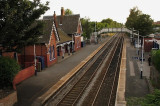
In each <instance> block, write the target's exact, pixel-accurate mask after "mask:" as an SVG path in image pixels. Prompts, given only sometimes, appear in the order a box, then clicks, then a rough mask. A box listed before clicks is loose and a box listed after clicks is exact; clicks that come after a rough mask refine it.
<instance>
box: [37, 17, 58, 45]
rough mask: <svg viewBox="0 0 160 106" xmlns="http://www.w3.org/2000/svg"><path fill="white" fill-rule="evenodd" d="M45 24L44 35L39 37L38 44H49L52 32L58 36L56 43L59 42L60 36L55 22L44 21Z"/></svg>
mask: <svg viewBox="0 0 160 106" xmlns="http://www.w3.org/2000/svg"><path fill="white" fill-rule="evenodd" d="M42 21H43V22H44V27H43V35H41V36H40V37H39V40H38V43H49V41H50V37H51V35H52V32H54V34H55V36H56V41H58V42H59V35H58V33H57V30H56V27H55V24H54V22H53V20H42Z"/></svg>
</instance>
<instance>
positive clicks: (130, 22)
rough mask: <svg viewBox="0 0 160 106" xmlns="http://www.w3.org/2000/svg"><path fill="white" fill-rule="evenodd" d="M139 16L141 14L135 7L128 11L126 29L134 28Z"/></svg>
mask: <svg viewBox="0 0 160 106" xmlns="http://www.w3.org/2000/svg"><path fill="white" fill-rule="evenodd" d="M140 14H142V12H141V11H140V10H139V9H138V8H137V7H133V9H130V14H129V17H128V18H127V21H126V23H125V25H126V27H127V28H134V27H135V22H136V21H137V19H138V16H139V15H140Z"/></svg>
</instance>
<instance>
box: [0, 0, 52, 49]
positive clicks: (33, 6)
mask: <svg viewBox="0 0 160 106" xmlns="http://www.w3.org/2000/svg"><path fill="white" fill-rule="evenodd" d="M48 9H49V8H48V2H46V4H41V2H40V0H32V1H31V0H1V1H0V38H1V39H0V42H1V43H2V46H3V48H5V50H7V51H18V50H19V49H20V48H22V47H23V46H24V45H28V44H31V43H35V42H34V41H37V38H38V37H39V36H40V33H41V32H40V31H41V30H40V29H39V28H41V27H42V24H41V23H37V24H36V25H34V26H33V23H34V22H35V21H36V19H38V18H39V17H40V16H41V15H42V14H44V13H45V12H46V11H47V10H48Z"/></svg>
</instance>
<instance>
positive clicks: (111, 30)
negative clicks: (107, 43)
mask: <svg viewBox="0 0 160 106" xmlns="http://www.w3.org/2000/svg"><path fill="white" fill-rule="evenodd" d="M118 32H127V33H130V34H132V30H129V29H127V28H103V29H102V30H100V31H98V32H93V33H92V35H97V34H98V35H99V34H101V33H118Z"/></svg>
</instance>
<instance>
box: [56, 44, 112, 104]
mask: <svg viewBox="0 0 160 106" xmlns="http://www.w3.org/2000/svg"><path fill="white" fill-rule="evenodd" d="M112 42H113V41H112ZM112 42H110V44H111V43H112ZM108 46H109V45H108ZM110 46H111V45H110ZM105 50H106V49H105ZM105 50H103V51H105ZM108 53H109V50H108ZM102 54H103V53H102ZM102 54H101V55H102ZM101 55H100V56H101ZM106 55H107V53H106ZM100 56H99V57H100ZM102 60H104V58H103V59H102ZM102 60H101V62H100V63H99V64H98V66H97V67H96V69H95V72H93V74H92V75H91V77H90V78H89V79H87V80H88V82H87V83H86V82H85V85H83V88H79V89H78V88H76V89H78V91H79V90H81V91H80V92H79V93H78V96H77V97H76V98H73V95H74V94H73V92H72V94H73V95H71V96H72V98H71V99H72V100H73V99H75V100H74V102H72V103H70V104H68V105H74V104H75V103H76V101H77V100H78V98H79V97H80V96H81V94H82V92H83V91H84V90H85V88H86V87H87V85H88V84H89V82H90V81H91V79H92V78H93V76H94V75H95V73H96V70H97V69H98V67H100V65H101V64H102ZM96 61H97V60H95V62H96ZM95 62H94V63H93V64H92V65H94V64H95ZM91 67H92V66H91ZM89 69H90V68H88V70H89ZM86 73H87V71H86ZM80 80H82V79H80ZM78 83H79V82H77V83H76V84H75V85H74V87H75V86H76V85H78ZM83 83H84V82H82V83H81V84H83ZM78 86H79V87H81V85H78ZM74 87H73V89H72V90H75V91H76V89H74ZM69 93H71V90H70V91H69V92H68V93H67V94H66V95H65V96H64V98H65V97H66V96H67V95H69ZM64 98H63V99H62V100H61V101H59V102H58V104H57V105H60V104H61V103H62V102H63V101H64ZM64 103H65V105H67V102H64ZM61 105H62V104H61Z"/></svg>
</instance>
